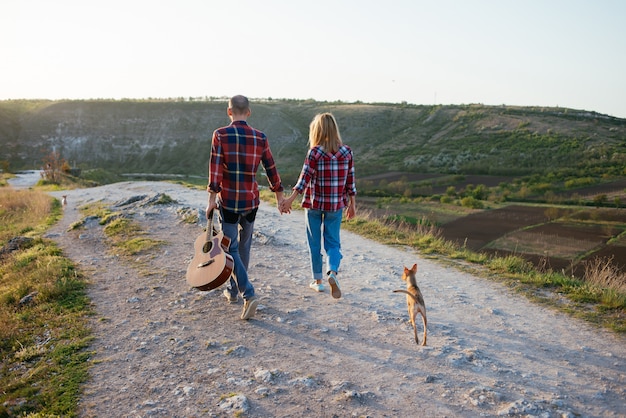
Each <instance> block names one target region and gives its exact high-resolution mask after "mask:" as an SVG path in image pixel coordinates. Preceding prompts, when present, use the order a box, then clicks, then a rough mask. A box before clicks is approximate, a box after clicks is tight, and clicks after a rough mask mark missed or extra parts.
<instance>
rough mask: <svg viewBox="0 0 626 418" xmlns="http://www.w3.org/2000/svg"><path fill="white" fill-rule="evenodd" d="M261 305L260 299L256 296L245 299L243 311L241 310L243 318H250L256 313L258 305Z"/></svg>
mask: <svg viewBox="0 0 626 418" xmlns="http://www.w3.org/2000/svg"><path fill="white" fill-rule="evenodd" d="M258 305H259V301H258V300H257V298H256V297H254V296H252V297H251V298H250V299H248V300H244V301H243V311H241V319H250V318H252V317H253V316H254V314H255V313H256V307H257V306H258Z"/></svg>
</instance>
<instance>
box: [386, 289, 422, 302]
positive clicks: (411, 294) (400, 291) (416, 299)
mask: <svg viewBox="0 0 626 418" xmlns="http://www.w3.org/2000/svg"><path fill="white" fill-rule="evenodd" d="M393 293H406V294H407V295H409V296H411V297H412V298H413V300H414V301H415V303H421V302H420V300H419V299H418V298H417V296H415V295H414V294H413V293H411V292H407V291H406V290H404V289H402V290H400V289H398V290H394V291H393Z"/></svg>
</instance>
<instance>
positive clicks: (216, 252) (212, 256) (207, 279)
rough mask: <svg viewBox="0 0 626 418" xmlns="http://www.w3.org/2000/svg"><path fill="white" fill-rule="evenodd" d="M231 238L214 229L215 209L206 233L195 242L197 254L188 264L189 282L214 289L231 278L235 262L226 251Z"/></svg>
mask: <svg viewBox="0 0 626 418" xmlns="http://www.w3.org/2000/svg"><path fill="white" fill-rule="evenodd" d="M229 246H230V238H228V237H225V236H224V232H223V231H219V232H218V233H217V234H216V233H215V231H214V230H213V211H211V213H210V214H209V217H208V219H207V228H206V233H203V234H201V235H200V236H199V237H198V238H196V241H195V243H194V249H195V255H194V257H193V259H192V260H191V261H190V262H189V265H188V266H187V283H188V284H189V285H190V286H192V287H195V288H196V289H198V290H213V289H216V288H218V287H220V286H221V285H223V284H224V283H225V282H226V280H228V279H229V278H230V275H231V273H232V272H233V267H234V266H235V262H234V261H233V257H231V255H230V254H228V253H226V251H228V247H229Z"/></svg>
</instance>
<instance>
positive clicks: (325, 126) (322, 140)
mask: <svg viewBox="0 0 626 418" xmlns="http://www.w3.org/2000/svg"><path fill="white" fill-rule="evenodd" d="M342 144H343V142H342V141H341V135H340V134H339V126H337V121H336V120H335V117H334V116H333V115H332V113H319V114H317V115H315V117H314V118H313V120H312V121H311V125H310V126H309V145H310V147H311V148H313V147H316V146H318V145H320V146H322V148H324V151H326V152H337V151H338V150H339V147H340V146H341V145H342Z"/></svg>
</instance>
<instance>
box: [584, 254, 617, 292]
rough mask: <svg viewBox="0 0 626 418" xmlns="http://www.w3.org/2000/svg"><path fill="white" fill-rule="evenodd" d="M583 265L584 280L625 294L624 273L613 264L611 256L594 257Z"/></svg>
mask: <svg viewBox="0 0 626 418" xmlns="http://www.w3.org/2000/svg"><path fill="white" fill-rule="evenodd" d="M584 265H585V281H586V282H588V283H591V284H593V285H596V286H599V287H603V288H609V289H614V290H616V291H617V292H621V293H624V294H626V274H624V273H622V272H621V271H620V270H619V269H618V268H617V267H616V266H615V264H613V257H608V258H607V257H595V258H593V259H591V260H589V261H586V262H585V263H584Z"/></svg>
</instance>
